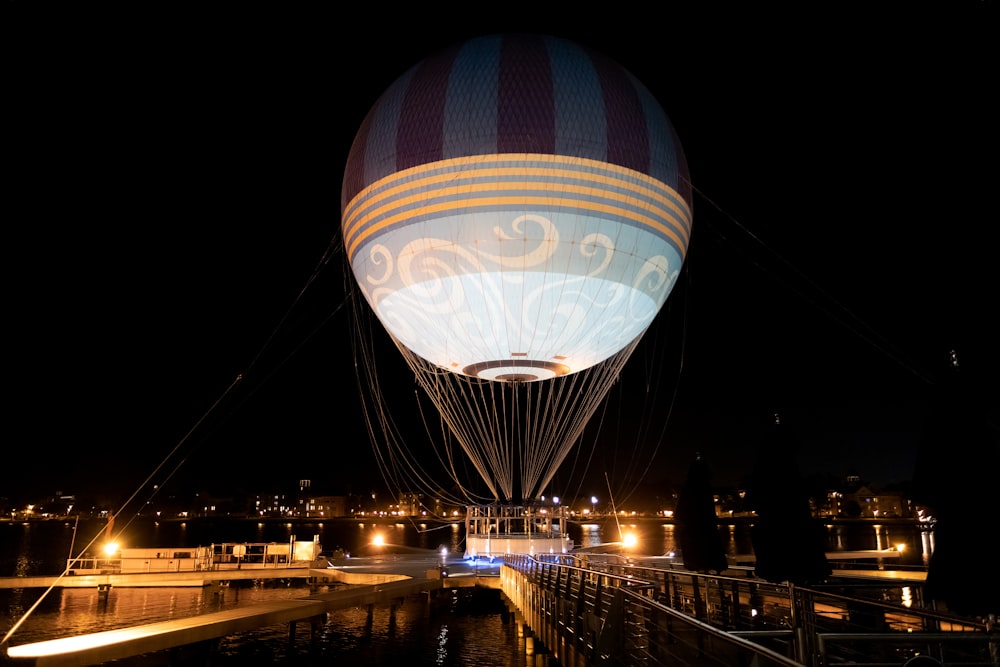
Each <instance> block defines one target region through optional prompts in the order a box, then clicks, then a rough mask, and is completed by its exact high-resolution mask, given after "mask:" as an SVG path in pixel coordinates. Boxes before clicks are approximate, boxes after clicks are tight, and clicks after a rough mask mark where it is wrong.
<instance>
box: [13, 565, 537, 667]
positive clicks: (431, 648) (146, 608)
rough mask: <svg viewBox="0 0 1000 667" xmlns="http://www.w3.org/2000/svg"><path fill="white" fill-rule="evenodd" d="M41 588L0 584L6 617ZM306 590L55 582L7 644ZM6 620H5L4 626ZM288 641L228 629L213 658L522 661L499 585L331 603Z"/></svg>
mask: <svg viewBox="0 0 1000 667" xmlns="http://www.w3.org/2000/svg"><path fill="white" fill-rule="evenodd" d="M40 592H41V591H34V590H30V591H25V590H23V589H8V590H0V604H2V605H3V609H4V611H5V612H7V613H9V614H11V615H12V616H13V615H20V613H23V611H24V610H25V609H26V608H27V607H29V606H30V605H31V604H33V602H34V600H36V599H37V598H38V594H40ZM309 593H310V590H309V588H308V586H304V585H299V586H294V587H270V586H268V587H264V586H260V585H257V586H252V587H249V588H231V589H229V590H225V589H224V590H223V593H222V595H220V596H217V595H214V594H213V593H211V592H210V589H207V588H206V589H203V588H112V589H111V591H110V592H109V594H108V596H107V599H106V600H104V599H102V598H101V596H100V595H99V594H98V592H97V590H96V589H85V588H81V589H62V590H54V591H52V593H50V594H49V596H47V597H46V600H45V601H44V602H43V603H42V604H41V605H40V606H39V608H38V609H37V610H36V611H35V612H34V613H33V614H32V615H31V616H30V617H29V618H28V620H26V621H25V623H24V625H23V626H22V627H21V628H20V629H19V630H18V632H17V634H16V635H15V638H14V640H13V641H12V642H11V643H12V645H15V646H16V645H20V644H26V643H31V642H36V641H42V640H45V639H51V638H53V637H64V636H72V635H78V634H86V633H94V632H101V631H104V630H112V629H115V628H121V627H130V626H134V625H140V624H144V623H151V622H156V621H162V620H169V619H173V618H183V617H187V616H193V615H197V614H202V613H209V612H213V611H220V610H223V609H229V608H233V607H236V606H239V605H247V604H253V603H254V602H258V601H263V600H275V599H289V598H294V597H302V596H306V595H308V594H309ZM473 595H475V599H473ZM29 597H30V600H28V599H27V598H29ZM6 620H8V621H9V620H10V619H6ZM9 625H10V624H9V623H6V622H5V624H4V627H3V628H2V630H3V632H6V631H7V629H8V628H9ZM288 640H289V638H288V626H287V625H278V626H268V627H264V628H258V629H256V630H254V631H252V632H247V633H242V634H239V635H233V636H229V637H226V638H224V639H223V640H222V641H221V643H220V646H219V649H218V653H217V654H216V656H215V658H214V659H213V663H212V664H214V665H219V666H228V665H242V666H244V667H245V666H246V665H258V664H268V665H270V664H294V665H330V664H336V665H338V667H341V666H351V665H368V666H380V665H386V666H388V665H397V664H406V665H413V666H417V667H419V666H421V665H444V666H465V665H477V666H483V667H492V666H494V665H495V666H497V667H501V666H504V667H522V666H524V665H526V657H525V646H524V639H523V638H519V637H518V633H517V627H516V624H515V622H514V620H513V617H512V615H511V614H510V612H509V611H508V610H507V609H506V607H505V606H504V604H503V602H502V599H501V597H500V595H499V591H481V592H479V593H476V592H475V591H474V589H451V590H450V591H447V592H444V593H443V594H442V595H441V596H440V597H439V598H438V599H437V600H436V601H435V602H434V603H433V604H429V603H428V601H427V598H426V597H423V596H419V595H413V596H409V597H407V598H404V599H403V600H402V601H401V602H399V603H397V604H396V605H393V606H388V605H381V606H375V607H372V608H371V610H369V609H368V608H367V607H356V608H351V609H344V610H339V611H335V612H331V613H330V614H329V615H328V617H327V619H326V622H325V623H323V625H322V626H321V627H320V628H319V631H318V633H317V635H316V638H315V641H316V644H315V645H314V648H313V650H312V651H311V650H310V646H311V645H312V641H313V638H312V636H311V629H310V627H309V624H308V623H299V624H297V628H296V633H295V636H294V640H293V642H292V645H291V647H290V646H289V641H288Z"/></svg>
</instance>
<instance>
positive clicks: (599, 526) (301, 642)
mask: <svg viewBox="0 0 1000 667" xmlns="http://www.w3.org/2000/svg"><path fill="white" fill-rule="evenodd" d="M73 528H74V526H73V524H71V523H70V524H60V523H58V522H53V523H51V524H31V525H25V524H11V523H6V524H3V523H0V576H30V575H38V574H57V573H58V572H59V571H60V570H61V568H62V567H64V566H65V563H66V559H67V557H68V555H69V554H70V552H71V547H72V545H73V543H74V537H75V536H74V534H73V533H74V530H73ZM102 529H103V524H102V523H99V522H97V523H95V524H94V525H92V526H84V522H81V524H80V541H79V542H78V543H77V546H79V545H80V544H83V540H85V539H89V538H86V535H87V531H88V530H89V531H90V532H94V531H97V532H100V531H101V530H102ZM630 530H635V531H636V532H637V533H638V534H639V539H640V545H639V547H638V549H639V552H640V553H646V554H652V555H663V554H666V553H669V552H670V551H672V550H675V549H676V546H675V540H674V526H673V525H672V524H669V523H663V522H660V521H653V520H646V521H633V522H628V523H626V522H622V523H621V524H619V523H618V522H616V521H614V520H613V519H612V520H606V521H604V522H602V523H589V524H570V526H569V533H570V536H571V537H572V539H573V541H574V544H575V545H577V546H594V545H597V544H603V543H606V542H611V541H617V540H618V539H620V537H619V536H620V534H621V533H622V532H625V531H630ZM720 531H722V533H723V535H724V540H725V544H726V550H727V553H728V554H729V555H731V556H740V555H744V554H752V545H751V541H750V529H749V526H748V525H746V524H734V525H731V526H729V525H724V526H720ZM376 533H381V534H383V536H384V538H385V540H386V542H388V543H391V544H405V545H407V546H412V547H416V548H419V549H428V550H433V551H435V552H437V551H439V550H440V548H441V547H442V546H444V547H446V548H447V549H448V550H449V551H450V552H451V553H452V554H460V553H462V551H463V549H464V537H465V535H464V527H463V526H462V525H461V524H445V525H440V526H439V525H436V524H397V523H390V524H382V523H354V522H327V523H326V524H322V523H306V524H292V523H286V522H257V521H239V522H236V521H228V522H226V521H219V522H197V521H192V522H187V523H181V522H162V523H158V522H155V521H150V520H146V521H143V522H136V523H134V524H132V525H129V526H128V527H127V528H126V530H125V531H123V534H124V535H125V536H126V537H127V542H128V543H130V544H131V545H133V546H144V547H190V546H203V545H208V544H211V543H213V541H214V542H215V543H220V542H284V541H287V540H289V539H290V538H291V537H292V536H297V539H311V538H312V537H313V535H317V536H318V539H319V541H320V543H321V544H322V545H323V548H324V550H325V551H326V552H327V553H330V552H332V551H333V550H335V549H336V548H338V547H339V548H343V549H345V550H347V551H354V552H356V553H358V552H360V551H361V550H363V549H364V547H365V545H366V544H369V543H370V541H371V538H372V537H373V536H374V535H375V534H376ZM827 535H828V547H829V548H830V550H834V551H835V550H854V549H875V548H884V547H886V546H895V545H897V544H905V545H906V552H904V553H905V559H901V560H904V562H907V563H917V564H919V563H921V562H923V564H925V565H926V559H927V558H929V554H930V552H931V551H932V550H933V533H932V532H930V531H926V530H919V529H915V528H914V527H913V526H912V525H895V524H884V525H880V526H874V525H872V524H842V525H830V526H827ZM78 555H79V554H78ZM238 584H239V585H238ZM41 593H42V590H41V589H0V632H2V633H3V634H6V632H7V630H8V629H9V628H10V627H11V626H12V624H13V623H14V622H16V621H17V620H18V619H20V618H21V617H22V616H23V615H24V613H25V612H26V611H27V610H28V609H29V608H31V606H32V605H33V604H34V603H35V602H36V600H38V598H39V596H40V595H41ZM309 593H310V591H309V588H308V587H307V586H305V585H301V584H296V585H288V584H285V585H275V584H274V583H273V582H272V583H268V584H266V585H265V584H263V583H262V582H257V583H256V585H255V584H254V583H253V582H233V584H232V585H231V586H230V587H229V588H224V589H222V591H221V592H220V593H219V594H216V593H215V592H214V591H213V590H212V589H209V588H112V589H111V591H110V592H109V594H108V596H107V598H106V599H103V598H101V597H100V596H99V594H98V591H97V590H96V589H86V588H83V589H54V590H53V591H52V592H50V593H49V594H48V595H47V596H46V598H45V600H44V601H43V602H42V603H41V604H40V605H39V607H38V609H37V610H35V611H34V612H33V613H32V615H31V616H29V617H28V618H27V619H26V620H25V622H24V623H23V624H22V626H21V627H20V628H19V630H18V632H17V633H16V635H15V637H14V638H13V640H12V644H14V645H18V644H24V643H29V642H34V641H40V640H43V639H49V638H53V637H59V636H69V635H74V634H82V633H90V632H98V631H102V630H109V629H114V628H119V627H129V626H133V625H137V624H143V623H150V622H155V621H160V620H168V619H172V618H180V617H184V616H190V615H195V614H202V613H209V612H214V611H221V610H224V609H228V608H232V607H235V606H240V605H246V604H253V603H255V602H258V601H265V600H274V599H288V598H292V597H302V596H305V595H308V594H309ZM445 602H446V604H444V605H438V606H431V605H428V604H427V602H426V599H425V598H419V597H415V598H413V599H409V598H408V599H405V600H403V601H402V602H401V603H400V604H398V605H397V606H396V607H395V608H390V607H388V606H381V607H375V608H373V609H372V612H371V614H369V613H368V612H367V610H366V609H365V608H356V609H349V610H343V611H338V612H333V613H331V614H330V615H329V616H328V618H327V621H326V623H324V624H323V625H322V626H321V628H320V629H319V633H318V634H317V637H316V639H317V641H318V644H319V651H318V652H317V653H315V654H310V653H309V651H308V647H309V644H310V638H311V637H310V628H309V624H308V623H299V624H297V632H296V635H295V638H294V642H293V648H294V650H291V651H290V650H289V647H288V635H287V632H288V630H287V626H274V627H267V628H261V629H259V630H256V631H254V632H251V633H245V634H241V635H239V636H234V637H229V638H226V639H225V640H224V641H223V642H222V644H221V646H220V653H219V661H218V664H220V665H241V666H244V667H245V666H246V665H255V664H276V663H282V662H283V663H284V664H295V665H310V666H311V665H313V664H315V665H330V664H336V665H338V667H339V666H341V665H343V666H345V667H350V666H352V665H368V666H372V667H379V666H381V665H395V664H407V665H413V666H420V665H482V666H484V667H491V666H492V665H498V666H499V665H505V666H506V665H511V666H513V667H520V666H521V665H524V664H525V659H526V658H525V652H524V648H525V647H524V639H523V637H521V638H519V637H518V636H517V629H516V624H515V623H514V621H513V620H512V619H511V618H510V617H509V613H508V612H507V610H506V609H505V608H504V607H503V604H502V602H500V601H499V599H498V600H496V601H495V604H492V605H472V604H471V602H469V601H467V600H463V599H462V598H461V596H459V595H458V594H456V597H454V598H449V599H446V601H445Z"/></svg>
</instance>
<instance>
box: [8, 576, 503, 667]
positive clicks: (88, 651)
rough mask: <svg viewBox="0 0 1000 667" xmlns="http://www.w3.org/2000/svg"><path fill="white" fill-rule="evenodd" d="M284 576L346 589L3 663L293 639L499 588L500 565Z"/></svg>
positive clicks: (94, 637)
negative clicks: (443, 594) (310, 626)
mask: <svg viewBox="0 0 1000 667" xmlns="http://www.w3.org/2000/svg"><path fill="white" fill-rule="evenodd" d="M280 572H281V571H280V570H275V569H267V570H256V571H255V570H222V571H218V572H185V573H179V574H183V575H185V581H188V582H189V583H186V584H184V585H195V584H193V583H190V582H191V581H194V580H196V578H197V577H196V576H195V575H200V576H202V577H204V578H205V580H206V581H212V580H214V579H227V580H228V579H233V578H236V577H234V576H233V575H238V577H239V578H253V577H262V576H263V575H267V576H276V575H278V574H279V573H280ZM174 574H178V573H174ZM215 575H225V576H220V577H216V576H215ZM88 576H89V575H88ZM93 576H98V577H108V576H127V577H133V578H138V579H131V580H129V582H130V583H131V585H138V584H136V581H139V582H145V584H144V585H155V584H151V583H150V581H151V578H159V577H160V576H161V573H151V574H136V575H93ZM287 576H299V577H301V576H305V577H308V578H310V580H312V581H315V582H318V583H322V582H326V583H330V582H334V583H341V584H348V585H347V586H346V587H342V588H339V589H338V590H335V591H329V592H325V593H315V594H312V595H308V596H305V597H301V598H294V599H289V600H271V601H267V602H258V603H254V604H252V605H247V606H245V607H238V608H235V609H228V610H224V611H219V612H211V613H207V614H199V615H197V616H190V617H187V618H181V619H175V620H169V621H161V622H157V623H149V624H145V625H139V626H133V627H128V628H119V629H117V630H107V631H104V632H97V633H92V634H86V635H78V636H73V637H60V638H58V639H50V640H46V641H40V642H34V643H30V644H22V645H19V646H7V647H5V648H6V659H7V661H8V662H9V663H10V664H13V665H33V666H34V667H86V666H88V665H99V664H102V663H105V662H109V661H111V660H122V659H126V658H134V657H136V656H140V655H144V654H147V653H154V652H157V651H170V650H175V649H182V648H184V647H190V646H196V645H199V644H203V643H204V642H210V641H213V640H218V639H221V638H222V637H226V636H229V635H233V634H237V633H241V632H247V631H251V630H254V629H256V628H260V627H265V626H268V625H283V624H288V625H289V633H290V634H292V633H294V632H295V624H296V623H297V622H299V621H309V622H310V623H319V622H320V621H321V620H322V619H323V618H324V615H325V614H326V613H327V612H331V611H336V610H338V609H348V608H352V607H357V606H368V605H382V604H391V603H392V602H393V601H395V600H399V599H400V598H404V597H406V596H408V595H413V594H420V593H429V592H431V591H435V590H441V589H445V588H456V587H464V586H487V587H491V588H499V587H500V578H499V563H497V565H496V566H495V567H490V568H486V567H483V568H478V567H477V568H473V567H471V566H468V565H466V564H464V563H456V564H453V565H451V564H450V565H449V566H448V576H446V577H442V576H441V575H440V568H439V567H438V561H437V560H436V559H434V558H429V559H424V558H409V559H395V558H392V557H388V558H373V559H366V558H359V559H350V561H343V562H342V563H341V565H340V566H339V567H331V568H327V569H316V568H313V569H310V568H288V571H287ZM66 578H70V579H72V578H73V577H66ZM24 579H26V578H24ZM64 579H65V578H64ZM92 585H93V584H92ZM159 585H169V584H165V583H163V584H159Z"/></svg>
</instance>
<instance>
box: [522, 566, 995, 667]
mask: <svg viewBox="0 0 1000 667" xmlns="http://www.w3.org/2000/svg"><path fill="white" fill-rule="evenodd" d="M505 562H506V563H507V564H509V565H511V567H513V568H515V569H517V570H518V571H519V572H521V573H522V574H523V575H524V576H525V577H526V579H527V580H528V581H530V582H532V583H533V584H535V585H537V586H538V587H539V588H540V589H542V590H544V591H546V594H547V595H552V596H554V597H556V598H558V599H566V600H569V601H570V602H571V603H573V609H574V611H575V612H576V613H577V614H578V615H579V616H581V617H582V618H583V619H585V620H586V619H588V618H590V617H589V616H588V614H593V615H596V616H597V617H598V618H600V620H601V623H602V625H603V626H605V627H606V626H607V625H608V623H611V624H612V626H620V627H619V629H618V630H616V631H615V632H618V633H619V634H620V635H621V636H622V637H629V636H630V635H629V631H628V630H627V628H637V627H640V626H642V627H650V623H649V622H648V621H647V620H646V619H656V622H655V623H653V624H652V627H655V628H657V631H656V632H655V633H654V634H652V635H649V636H647V637H645V638H639V639H637V640H635V641H631V640H629V642H627V643H626V644H625V645H623V646H619V648H620V649H623V650H624V649H625V648H627V647H632V648H630V649H629V650H632V651H633V652H634V651H636V650H639V649H637V648H636V647H640V646H645V647H649V655H647V656H646V657H647V658H649V659H651V658H652V657H654V656H656V655H661V654H664V652H665V649H664V648H663V647H675V648H676V645H678V644H679V645H681V646H683V645H687V644H690V642H691V641H694V642H695V644H694V645H695V646H700V644H699V642H702V643H703V642H704V641H707V640H708V638H709V637H708V635H705V636H702V635H704V632H705V628H709V627H710V628H712V629H713V630H714V631H717V632H722V633H723V634H724V635H725V636H726V637H729V638H740V639H742V640H746V641H751V642H752V643H753V644H754V645H758V646H762V647H766V648H768V649H769V650H771V651H773V652H774V653H776V654H780V655H782V656H785V657H787V658H790V659H794V660H795V661H797V662H798V663H800V664H805V665H809V666H810V667H826V666H829V665H838V664H852V665H857V664H866V665H870V666H875V665H884V666H886V667H888V666H898V665H902V664H903V663H904V662H905V661H906V660H909V659H912V658H917V657H921V658H926V659H927V660H935V661H937V663H939V664H942V665H962V667H1000V662H998V660H1000V658H998V654H1000V635H998V633H997V632H996V630H995V629H993V628H990V627H988V626H987V625H986V623H985V622H983V621H981V620H977V619H968V618H962V617H957V616H954V615H950V614H943V613H939V612H937V611H935V610H934V609H927V608H922V607H918V606H915V605H913V604H912V602H911V603H910V605H909V606H907V605H906V604H903V603H902V602H901V600H902V599H903V596H901V595H900V594H899V593H898V591H895V590H893V587H894V586H897V585H899V584H894V583H889V582H881V583H880V584H879V587H878V589H875V588H872V589H871V590H864V589H859V588H857V587H855V586H846V587H840V586H838V585H836V584H830V585H828V586H827V587H826V588H806V587H800V586H792V585H789V584H774V583H770V582H766V581H763V580H760V579H757V578H755V577H752V576H737V577H732V576H724V575H710V574H704V573H697V572H690V571H686V570H682V569H678V568H655V567H649V566H644V565H641V564H638V563H636V562H633V561H630V560H629V559H625V558H616V557H604V556H601V557H596V558H595V557H594V556H593V555H588V556H582V557H581V556H577V555H539V556H537V557H531V556H508V557H507V558H506V559H505ZM844 591H846V592H849V593H850V594H845V592H844ZM615 595H621V596H622V598H621V600H620V601H617V602H616V601H615V600H614V598H613V596H615ZM915 595H916V597H917V598H918V599H919V592H916V593H915ZM909 599H912V598H909ZM616 605H618V606H617V607H616ZM636 605H638V606H636ZM615 609H619V610H626V609H627V610H628V614H631V617H629V618H632V620H631V621H629V620H627V617H626V616H621V615H620V614H618V615H616V612H614V611H613V610H615ZM664 609H669V610H670V613H671V614H679V615H680V618H683V619H686V620H691V621H697V623H696V624H689V623H686V621H685V624H684V625H683V626H682V627H683V628H684V633H683V634H677V635H676V636H671V632H673V633H676V632H677V631H676V629H675V628H677V627H678V626H677V623H678V622H680V621H678V620H677V618H676V617H674V618H671V619H670V623H668V624H667V625H668V626H670V627H671V628H674V629H672V630H670V631H667V634H666V638H664V634H663V632H662V631H661V630H660V629H659V627H658V624H659V623H660V621H663V620H666V616H665V614H666V612H665V611H664ZM564 623H565V621H564ZM710 634H711V635H712V640H711V646H713V647H714V648H713V651H715V652H717V653H720V654H724V653H725V652H724V651H721V650H720V648H719V647H720V646H721V645H722V644H719V641H720V640H719V639H718V638H716V637H715V636H714V634H712V633H710ZM847 638H853V639H847ZM727 646H728V645H727ZM595 647H596V645H595ZM656 647H659V648H656ZM654 648H656V650H654ZM731 648H733V650H736V651H739V650H742V649H741V647H739V646H736V647H731ZM626 652H628V651H626ZM639 652H640V653H642V651H639ZM729 657H732V656H729ZM769 657H770V656H769ZM709 659H711V657H709ZM863 660H868V662H863ZM654 662H655V661H654ZM937 663H934V662H927V663H926V664H928V665H932V664H937ZM623 664H625V663H623ZM634 664H640V663H634ZM656 664H663V663H656ZM719 664H727V663H725V662H721V663H719ZM729 664H743V663H735V662H734V663H729ZM761 664H763V663H761Z"/></svg>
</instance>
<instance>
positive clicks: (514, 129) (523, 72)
mask: <svg viewBox="0 0 1000 667" xmlns="http://www.w3.org/2000/svg"><path fill="white" fill-rule="evenodd" d="M499 77H500V80H499V82H498V89H497V92H498V94H497V151H498V152H500V153H554V152H555V146H556V142H555V104H554V103H553V100H552V67H551V65H550V62H549V54H548V50H547V49H546V48H545V41H544V40H543V38H541V37H538V36H531V35H511V36H508V37H506V38H505V39H504V41H503V46H502V50H501V54H500V73H499Z"/></svg>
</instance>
